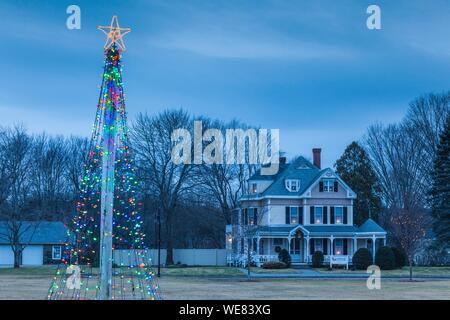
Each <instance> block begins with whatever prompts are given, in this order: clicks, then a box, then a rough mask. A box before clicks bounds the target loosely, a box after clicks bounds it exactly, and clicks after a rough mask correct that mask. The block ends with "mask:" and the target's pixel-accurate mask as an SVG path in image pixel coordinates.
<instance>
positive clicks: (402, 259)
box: [391, 247, 406, 268]
mask: <svg viewBox="0 0 450 320" xmlns="http://www.w3.org/2000/svg"><path fill="white" fill-rule="evenodd" d="M391 249H392V252H393V253H394V259H395V267H396V268H403V267H404V266H406V255H405V253H404V252H403V250H401V249H399V248H395V247H392V248H391Z"/></svg>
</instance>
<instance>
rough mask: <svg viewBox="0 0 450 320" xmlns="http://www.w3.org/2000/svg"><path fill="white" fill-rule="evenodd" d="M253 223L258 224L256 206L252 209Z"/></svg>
mask: <svg viewBox="0 0 450 320" xmlns="http://www.w3.org/2000/svg"><path fill="white" fill-rule="evenodd" d="M253 224H254V225H255V226H257V225H258V208H254V209H253Z"/></svg>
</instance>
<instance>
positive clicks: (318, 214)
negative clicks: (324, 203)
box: [314, 207, 323, 223]
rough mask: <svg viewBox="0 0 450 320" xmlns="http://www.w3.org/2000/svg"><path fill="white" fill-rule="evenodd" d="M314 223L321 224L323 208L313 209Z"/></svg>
mask: <svg viewBox="0 0 450 320" xmlns="http://www.w3.org/2000/svg"><path fill="white" fill-rule="evenodd" d="M314 223H323V207H315V208H314Z"/></svg>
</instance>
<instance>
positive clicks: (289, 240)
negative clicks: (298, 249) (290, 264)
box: [287, 236, 292, 254]
mask: <svg viewBox="0 0 450 320" xmlns="http://www.w3.org/2000/svg"><path fill="white" fill-rule="evenodd" d="M291 239H292V238H291V236H289V237H287V241H288V252H289V254H291Z"/></svg>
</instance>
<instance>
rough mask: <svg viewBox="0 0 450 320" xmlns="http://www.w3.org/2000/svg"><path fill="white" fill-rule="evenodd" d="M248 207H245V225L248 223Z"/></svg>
mask: <svg viewBox="0 0 450 320" xmlns="http://www.w3.org/2000/svg"><path fill="white" fill-rule="evenodd" d="M247 213H248V209H247V208H245V209H244V225H248V214H247Z"/></svg>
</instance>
